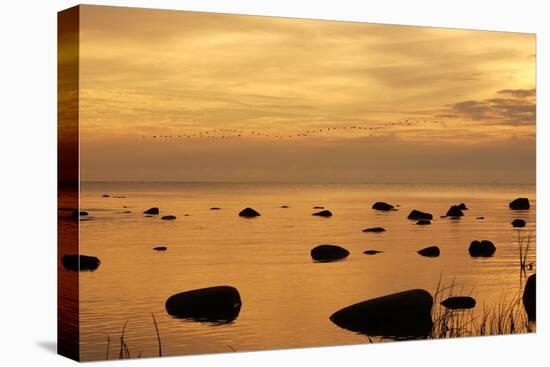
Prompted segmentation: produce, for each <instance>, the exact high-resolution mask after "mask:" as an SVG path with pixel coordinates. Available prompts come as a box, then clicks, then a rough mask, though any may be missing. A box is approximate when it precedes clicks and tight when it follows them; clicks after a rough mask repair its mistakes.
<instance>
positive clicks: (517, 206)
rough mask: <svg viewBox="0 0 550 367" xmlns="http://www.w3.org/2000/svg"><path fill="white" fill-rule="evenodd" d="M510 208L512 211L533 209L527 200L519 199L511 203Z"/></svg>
mask: <svg viewBox="0 0 550 367" xmlns="http://www.w3.org/2000/svg"><path fill="white" fill-rule="evenodd" d="M508 206H509V207H510V209H512V210H527V209H529V208H530V207H531V205H530V204H529V199H527V198H517V199H515V200H513V201H511V202H510V204H509V205H508Z"/></svg>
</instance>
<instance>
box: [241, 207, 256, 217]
mask: <svg viewBox="0 0 550 367" xmlns="http://www.w3.org/2000/svg"><path fill="white" fill-rule="evenodd" d="M259 216H260V213H258V212H257V211H255V210H254V209H252V208H245V209H243V210H241V212H240V213H239V217H245V218H254V217H259Z"/></svg>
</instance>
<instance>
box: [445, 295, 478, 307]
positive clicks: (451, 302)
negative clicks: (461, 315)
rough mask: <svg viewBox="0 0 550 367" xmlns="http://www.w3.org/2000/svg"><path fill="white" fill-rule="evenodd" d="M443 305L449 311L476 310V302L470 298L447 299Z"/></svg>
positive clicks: (456, 297)
mask: <svg viewBox="0 0 550 367" xmlns="http://www.w3.org/2000/svg"><path fill="white" fill-rule="evenodd" d="M441 305H442V306H444V307H445V308H448V309H449V310H465V309H470V308H474V307H475V305H476V300H475V299H473V298H472V297H468V296H455V297H449V298H447V299H446V300H444V301H443V302H441Z"/></svg>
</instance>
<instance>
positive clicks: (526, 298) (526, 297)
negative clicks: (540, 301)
mask: <svg viewBox="0 0 550 367" xmlns="http://www.w3.org/2000/svg"><path fill="white" fill-rule="evenodd" d="M536 296H537V274H533V275H531V276H530V277H529V278H527V283H525V289H524V290H523V307H525V312H527V318H528V319H529V321H536V320H537V302H536V300H537V297H536Z"/></svg>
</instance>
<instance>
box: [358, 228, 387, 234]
mask: <svg viewBox="0 0 550 367" xmlns="http://www.w3.org/2000/svg"><path fill="white" fill-rule="evenodd" d="M363 232H373V233H380V232H386V230H385V229H384V228H382V227H373V228H367V229H363Z"/></svg>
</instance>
